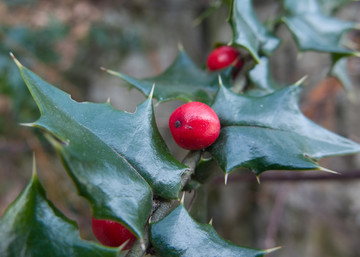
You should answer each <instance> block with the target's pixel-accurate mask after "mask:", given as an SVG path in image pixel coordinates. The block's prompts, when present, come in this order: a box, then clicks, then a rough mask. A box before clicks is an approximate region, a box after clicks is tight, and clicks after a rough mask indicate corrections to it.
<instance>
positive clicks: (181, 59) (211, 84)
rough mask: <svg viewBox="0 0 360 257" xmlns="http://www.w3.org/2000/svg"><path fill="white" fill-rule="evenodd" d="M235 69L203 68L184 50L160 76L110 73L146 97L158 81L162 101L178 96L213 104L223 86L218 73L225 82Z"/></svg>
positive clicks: (187, 99) (156, 96)
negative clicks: (138, 76)
mask: <svg viewBox="0 0 360 257" xmlns="http://www.w3.org/2000/svg"><path fill="white" fill-rule="evenodd" d="M232 70H233V67H229V68H226V69H223V70H221V71H219V72H207V71H205V70H203V69H201V68H199V67H198V66H197V65H196V64H195V63H194V62H193V61H192V60H191V59H190V58H189V56H188V55H187V54H186V53H185V51H184V50H180V51H179V54H178V56H177V58H176V60H175V61H174V62H173V63H172V64H171V66H170V67H168V68H167V69H166V70H165V71H164V72H163V73H162V74H160V75H158V76H156V77H152V78H144V79H137V78H133V77H130V76H127V75H125V74H122V73H119V72H115V71H110V70H108V72H109V73H110V74H113V75H115V76H118V77H120V78H122V79H123V80H124V81H126V82H127V83H129V84H130V85H131V86H133V87H135V88H137V89H138V90H140V91H141V92H142V93H143V94H144V95H146V96H148V95H149V94H150V92H151V89H152V87H153V85H154V84H155V91H154V98H156V99H157V100H158V101H159V102H165V101H170V100H175V99H177V100H182V101H186V102H191V101H198V102H203V103H205V104H211V102H212V100H213V98H214V96H215V94H216V92H217V90H218V87H219V82H218V74H221V76H222V77H223V79H224V81H230V80H231V73H232Z"/></svg>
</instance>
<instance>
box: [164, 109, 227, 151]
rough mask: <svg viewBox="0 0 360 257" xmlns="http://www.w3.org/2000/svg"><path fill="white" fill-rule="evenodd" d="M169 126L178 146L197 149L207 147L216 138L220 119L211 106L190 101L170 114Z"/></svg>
mask: <svg viewBox="0 0 360 257" xmlns="http://www.w3.org/2000/svg"><path fill="white" fill-rule="evenodd" d="M169 128H170V132H171V134H172V136H173V138H174V140H175V142H176V143H177V144H178V145H179V146H180V147H182V148H184V149H188V150H199V149H203V148H206V147H209V146H210V145H211V144H213V143H214V142H215V140H216V139H217V138H218V136H219V133H220V121H219V118H218V116H217V115H216V113H215V112H214V110H213V109H211V107H209V106H207V105H206V104H204V103H201V102H191V103H187V104H184V105H182V106H180V107H179V108H177V109H176V110H175V111H174V112H173V113H172V114H171V116H170V118H169Z"/></svg>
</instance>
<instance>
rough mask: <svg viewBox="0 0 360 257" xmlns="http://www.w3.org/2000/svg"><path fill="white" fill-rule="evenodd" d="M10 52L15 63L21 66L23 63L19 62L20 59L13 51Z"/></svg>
mask: <svg viewBox="0 0 360 257" xmlns="http://www.w3.org/2000/svg"><path fill="white" fill-rule="evenodd" d="M9 54H10V56H11V58H12V59H13V60H14V62H15V64H16V65H17V66H18V67H19V68H20V67H21V66H22V65H21V63H20V62H19V60H18V59H16V57H15V55H14V54H13V53H12V52H9Z"/></svg>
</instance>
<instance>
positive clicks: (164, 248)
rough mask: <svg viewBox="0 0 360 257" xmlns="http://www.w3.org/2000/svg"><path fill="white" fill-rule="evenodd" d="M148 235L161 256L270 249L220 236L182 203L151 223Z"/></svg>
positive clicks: (252, 256) (245, 256)
mask: <svg viewBox="0 0 360 257" xmlns="http://www.w3.org/2000/svg"><path fill="white" fill-rule="evenodd" d="M174 231H176V232H175V233H174ZM150 236H151V242H152V244H153V246H154V248H155V250H156V253H157V254H159V256H164V257H165V256H166V257H177V256H182V257H198V256H207V257H217V256H227V257H231V256H234V257H260V256H264V255H265V254H267V253H270V252H272V251H273V250H257V249H250V248H245V247H241V246H238V245H235V244H233V243H232V242H230V241H228V240H225V239H223V238H221V237H220V236H219V235H218V234H217V233H216V231H215V230H214V228H213V227H212V226H211V225H210V224H200V223H198V222H196V221H195V220H193V219H192V218H191V217H190V215H189V214H188V212H187V211H186V209H185V207H184V205H183V204H180V205H179V206H178V207H177V208H175V209H174V210H173V211H172V212H171V213H170V214H169V215H168V216H166V217H165V218H164V219H162V220H160V221H158V222H156V223H152V224H151V225H150ZM200 249H201V252H200Z"/></svg>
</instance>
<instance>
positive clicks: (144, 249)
mask: <svg viewBox="0 0 360 257" xmlns="http://www.w3.org/2000/svg"><path fill="white" fill-rule="evenodd" d="M140 246H141V249H142V250H143V251H144V252H145V251H146V246H145V242H144V239H142V238H141V239H140Z"/></svg>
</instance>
